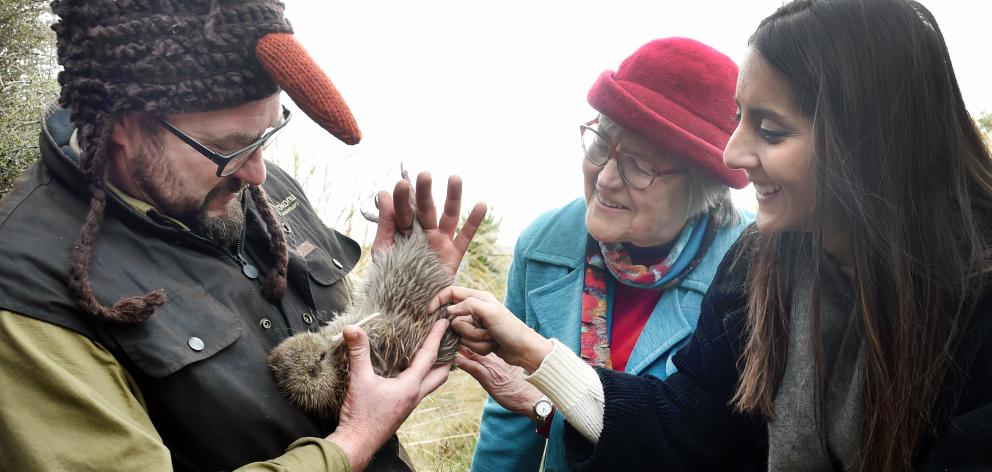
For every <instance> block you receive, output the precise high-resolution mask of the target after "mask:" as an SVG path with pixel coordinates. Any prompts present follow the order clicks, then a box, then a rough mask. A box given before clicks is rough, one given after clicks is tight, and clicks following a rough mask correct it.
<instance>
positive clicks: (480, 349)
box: [461, 339, 499, 356]
mask: <svg viewBox="0 0 992 472" xmlns="http://www.w3.org/2000/svg"><path fill="white" fill-rule="evenodd" d="M461 344H462V346H465V347H467V348H469V349H471V350H472V351H473V352H476V353H478V354H481V355H483V356H484V355H486V354H489V353H491V352H495V351H496V348H497V347H499V346H498V345H497V344H496V343H494V342H492V341H467V340H465V339H462V340H461Z"/></svg>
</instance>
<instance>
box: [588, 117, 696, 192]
mask: <svg viewBox="0 0 992 472" xmlns="http://www.w3.org/2000/svg"><path fill="white" fill-rule="evenodd" d="M598 124H599V120H592V121H590V122H588V123H586V124H584V125H579V131H580V133H581V135H582V150H583V151H584V152H585V155H586V160H587V161H589V162H591V163H593V164H595V165H597V166H600V167H603V166H605V165H606V163H607V162H609V161H610V158H611V157H614V156H615V157H616V158H617V167H618V168H619V170H620V177H621V178H622V179H623V181H624V183H625V184H627V186H628V187H630V188H632V189H635V190H644V189H646V188H648V187H649V186H650V185H651V184H652V183H653V182H654V179H655V178H656V177H661V176H663V175H676V174H684V173H686V172H688V171H689V169H686V168H685V167H678V168H675V169H666V170H661V171H658V170H654V168H653V167H652V166H651V165H650V164H649V163H648V162H647V159H646V158H643V157H641V156H638V155H636V154H631V153H628V152H620V151H618V150H617V146H618V145H619V144H614V143H612V142H611V141H610V139H609V138H607V137H606V136H605V135H603V134H601V133H600V132H599V131H597V130H596V128H594V127H593V126H595V125H598Z"/></svg>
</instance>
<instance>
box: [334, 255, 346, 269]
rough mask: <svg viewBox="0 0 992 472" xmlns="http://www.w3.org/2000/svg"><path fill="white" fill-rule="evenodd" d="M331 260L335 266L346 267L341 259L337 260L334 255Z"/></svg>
mask: <svg viewBox="0 0 992 472" xmlns="http://www.w3.org/2000/svg"><path fill="white" fill-rule="evenodd" d="M331 262H333V263H334V267H337V268H338V269H344V266H343V265H341V261H339V260H337V259H335V258H333V257H332V258H331Z"/></svg>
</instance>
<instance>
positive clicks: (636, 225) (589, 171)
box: [582, 119, 689, 247]
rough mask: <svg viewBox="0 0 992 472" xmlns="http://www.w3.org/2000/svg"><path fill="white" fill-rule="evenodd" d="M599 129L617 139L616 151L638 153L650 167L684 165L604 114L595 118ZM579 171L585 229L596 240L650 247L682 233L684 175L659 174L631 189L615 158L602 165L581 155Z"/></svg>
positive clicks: (685, 211) (685, 202)
mask: <svg viewBox="0 0 992 472" xmlns="http://www.w3.org/2000/svg"><path fill="white" fill-rule="evenodd" d="M598 131H599V133H600V134H603V135H604V136H606V137H607V138H608V139H609V140H610V141H611V142H613V143H614V144H617V146H618V151H622V152H627V153H631V154H635V155H637V156H640V157H641V158H642V160H641V162H642V163H643V164H645V165H646V166H649V167H650V168H651V169H653V170H654V171H655V172H661V171H664V170H669V169H674V168H679V167H684V166H685V164H683V163H681V162H679V161H677V160H675V159H673V158H671V157H667V156H665V154H664V153H663V152H662V151H660V150H659V149H657V148H655V147H654V146H652V145H651V144H649V143H648V142H647V141H645V140H643V139H641V138H639V137H637V136H635V135H634V134H633V133H631V132H629V131H627V130H625V129H623V128H621V127H620V126H618V125H616V124H615V123H613V122H611V121H610V120H608V119H600V125H599V128H598ZM582 173H583V175H584V177H585V179H584V183H585V198H586V228H587V229H588V230H589V234H591V235H592V237H593V238H595V239H596V240H597V241H602V242H614V243H619V242H626V243H631V244H634V245H635V246H641V247H650V246H658V245H661V244H665V243H668V242H670V241H672V240H674V239H675V238H677V237H678V235H679V233H681V232H682V228H683V227H684V226H685V223H686V220H687V219H688V218H689V215H688V178H687V175H686V174H684V173H683V174H675V175H664V176H658V177H655V179H654V181H653V182H651V185H649V186H648V187H647V188H646V189H644V190H635V189H632V188H630V187H628V186H627V185H626V184H625V183H624V181H623V178H621V176H620V171H619V168H618V167H617V160H616V159H615V158H614V159H610V160H609V161H608V162H607V163H606V164H605V165H604V166H602V167H600V166H597V165H595V164H593V163H591V162H589V160H588V159H585V158H583V159H582Z"/></svg>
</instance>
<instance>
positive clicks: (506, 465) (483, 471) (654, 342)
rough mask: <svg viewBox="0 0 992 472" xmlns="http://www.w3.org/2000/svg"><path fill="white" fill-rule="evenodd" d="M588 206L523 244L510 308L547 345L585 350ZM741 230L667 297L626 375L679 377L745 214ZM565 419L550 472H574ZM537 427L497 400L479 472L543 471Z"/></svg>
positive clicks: (487, 420)
mask: <svg viewBox="0 0 992 472" xmlns="http://www.w3.org/2000/svg"><path fill="white" fill-rule="evenodd" d="M585 216H586V206H585V201H584V200H582V199H578V200H575V201H573V202H571V203H569V204H568V205H566V206H564V207H562V208H559V209H556V210H552V211H549V212H547V213H545V214H543V215H541V216H540V217H538V218H537V220H535V221H534V222H533V223H531V225H530V226H529V227H528V228H527V229H525V230H524V232H523V233H522V234H521V235H520V237H519V239H517V244H516V247H515V248H514V252H513V264H512V265H511V266H510V275H509V279H508V281H507V289H506V298H505V304H506V307H507V308H509V309H510V311H512V312H513V313H514V314H515V315H517V317H518V318H520V319H522V320H523V321H524V322H526V323H527V325H528V326H530V327H531V328H534V329H535V330H536V331H537V332H539V333H541V334H542V335H543V336H545V337H547V338H557V339H558V340H559V341H561V342H562V343H564V344H565V345H566V346H568V347H569V348H571V349H572V350H573V351H575V352H578V351H579V327H580V326H581V320H582V313H581V310H582V285H583V278H584V272H585V271H584V268H585V249H586V236H587V234H588V233H587V231H586V225H585ZM740 220H741V221H740V222H739V223H738V224H737V225H734V226H725V227H722V228H719V229H718V232H717V234H716V237H715V239H714V240H713V243H712V244H711V245H710V248H709V250H708V252H707V254H706V255H705V256H704V257H703V259H702V260H701V261H700V263H699V265H698V266H697V267H696V269H695V270H694V271H692V273H690V274H689V275H688V276H687V277H686V278H685V279H684V280H682V282H681V283H680V284H679V285H676V286H675V287H672V288H670V289H668V290H666V291H665V293H664V294H663V295H662V297H661V299H660V300H658V304H657V305H656V306H655V308H654V311H653V312H652V313H651V317H650V318H649V319H648V322H647V324H646V325H645V326H644V330H643V331H642V332H641V335H640V337H639V338H638V339H637V343H636V344H635V345H634V350H633V352H631V353H630V359H629V360H628V362H627V368H626V372H628V373H631V374H636V375H653V376H655V377H658V378H661V379H664V378H665V377H667V376H668V375H669V374H671V373H672V372H674V371H675V367H674V365H673V364H672V361H671V358H672V355H674V354H675V352H676V351H677V350H678V349H679V348H680V347H681V346H682V345H683V344H685V342H686V341H687V340H688V339H689V335H690V334H691V333H692V331H693V330H694V329H695V327H696V321H697V320H698V319H699V304H700V302H701V301H702V299H703V295H704V294H705V293H706V290H707V288H709V285H710V282H711V281H712V280H713V275H714V274H715V273H716V269H717V267H718V266H719V264H720V260H722V259H723V255H724V253H726V252H727V250H728V249H730V246H732V245H733V244H734V242H735V241H737V238H738V237H739V236H740V234H741V231H743V230H744V228H745V227H746V226H747V225H748V224H750V223H751V222H752V221H753V220H754V216H753V215H751V214H741V218H740ZM562 422H563V418H562V415H561V414H556V415H555V418H554V422H553V423H552V426H551V434H550V436H549V439H548V440H547V457H546V459H545V470H546V471H564V470H568V465H567V463H566V461H565V447H564V444H563V442H562V436H563V431H564V429H563V426H564V425H563V423H562ZM534 430H535V425H534V423H533V422H532V421H531V420H530V419H529V418H526V417H523V416H519V415H516V414H513V413H510V412H509V411H507V410H505V409H504V408H503V407H501V406H499V405H498V404H497V403H496V402H495V401H493V400H492V398H490V399H489V400H488V401H487V402H486V406H485V409H484V410H483V415H482V425H481V429H480V432H479V441H478V443H477V444H476V448H475V456H474V458H473V459H472V470H473V471H477V472H490V471H491V472H506V471H536V470H538V468H539V466H540V463H541V457H542V453H543V452H544V448H545V440H544V438H543V437H541V436H539V435H538V434H537V433H535V431H534Z"/></svg>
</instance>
